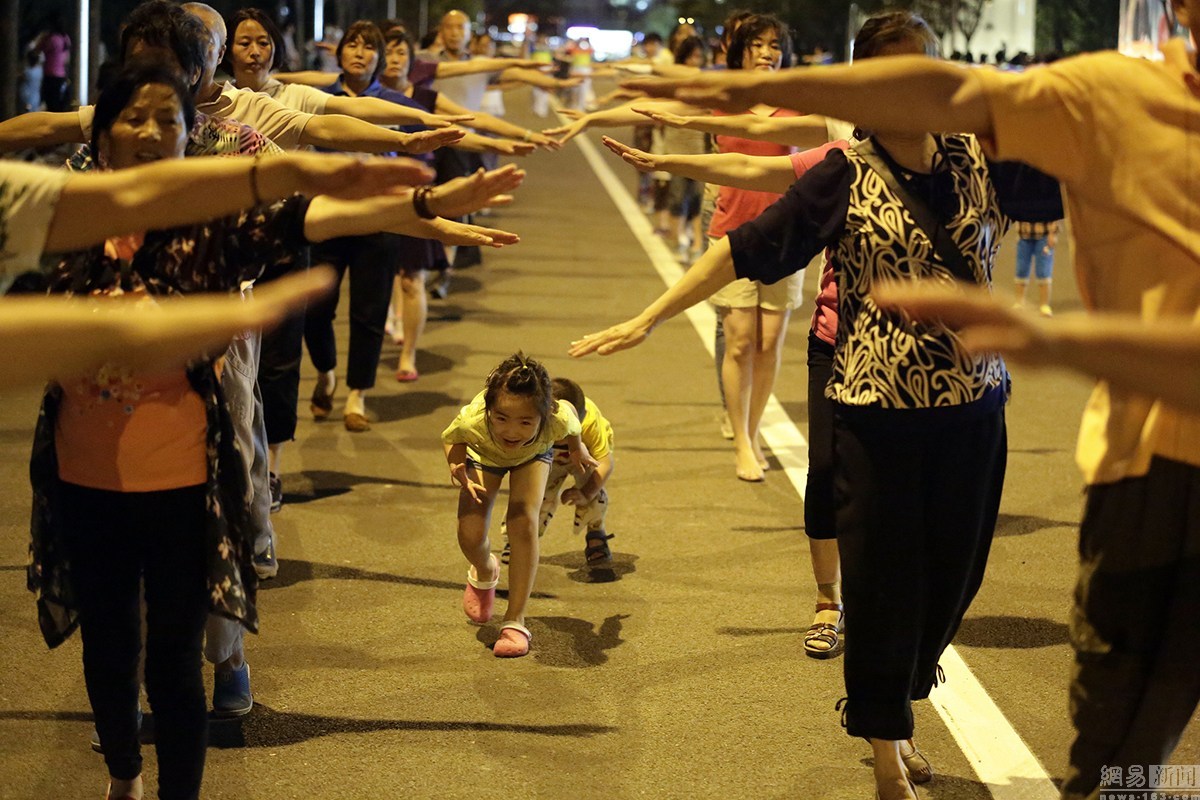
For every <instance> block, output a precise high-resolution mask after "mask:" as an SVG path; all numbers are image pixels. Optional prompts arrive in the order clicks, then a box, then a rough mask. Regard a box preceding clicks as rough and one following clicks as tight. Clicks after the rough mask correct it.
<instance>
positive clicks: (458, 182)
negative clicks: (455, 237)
mask: <svg viewBox="0 0 1200 800" xmlns="http://www.w3.org/2000/svg"><path fill="white" fill-rule="evenodd" d="M524 180H525V170H523V169H518V168H517V166H516V165H515V164H506V165H504V166H503V167H500V168H499V169H494V170H491V171H490V172H484V171H483V170H482V169H480V170H478V171H476V172H475V173H474V174H472V175H468V176H465V177H462V178H455V179H454V180H452V181H446V182H445V183H443V184H442V185H440V186H437V187H435V188H434V190H433V191H432V192H431V193H430V195H429V198H428V204H429V210H430V211H432V212H433V213H435V214H437V215H438V216H440V217H461V216H465V215H467V214H470V213H471V212H473V211H478V210H479V209H481V208H483V207H484V206H486V205H501V204H502V203H503V201H497V202H493V200H494V199H495V198H496V196H497V195H504V194H507V193H508V192H511V191H514V190H515V189H516V188H517V187H518V186H520V185H521V182H522V181H524Z"/></svg>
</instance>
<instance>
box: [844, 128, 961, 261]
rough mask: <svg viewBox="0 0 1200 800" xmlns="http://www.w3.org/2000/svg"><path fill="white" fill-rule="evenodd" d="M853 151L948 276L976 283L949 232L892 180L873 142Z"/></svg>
mask: <svg viewBox="0 0 1200 800" xmlns="http://www.w3.org/2000/svg"><path fill="white" fill-rule="evenodd" d="M854 152H856V153H858V154H859V155H860V156H861V157H862V160H863V161H865V162H867V166H869V167H870V168H871V169H873V170H875V172H877V173H878V174H879V177H880V178H883V182H884V183H886V184H887V187H888V188H889V189H891V190H892V193H893V194H894V195H896V197H898V198H899V199H900V202H901V203H903V204H904V208H905V209H907V210H908V213H909V215H911V216H912V218H913V220H914V221H915V222H916V223H917V226H918V227H919V228H920V229H921V230H922V231H924V232H925V235H926V236H928V237H929V241H930V242H931V243H932V244H933V249H934V252H936V253H937V254H938V257H940V258H941V260H942V262H943V263H944V264H945V265H946V267H947V268H948V269H949V270H950V272H951V274H953V275H954V277H955V278H957V279H958V280H960V281H966V282H967V283H977V282H978V281H977V280H976V278H975V270H974V269H972V268H971V264H970V262H968V261H967V257H966V256H965V255H963V252H962V250H960V249H959V247H958V245H957V244H955V242H954V237H953V236H951V235H950V231H949V230H948V229H947V228H946V226H945V225H944V224H942V223H941V222H940V221H939V220H938V218H937V215H935V214H934V213H933V210H932V209H931V208H930V207H929V204H928V203H926V202H925V201H924V200H922V199H921V198H919V197H917V196H916V195H915V194H913V193H912V192H910V191H909V190H908V189H907V188H906V187H905V186H904V184H903V183H901V182H900V181H899V180H898V179H897V178H896V175H895V173H893V172H892V169H891V167H890V166H889V165H888V163H887V161H886V160H884V158H883V156H881V155H879V151H878V150H876V149H875V145H874V143H872V141H871V140H870V139H864V140H863V141H861V142H859V143H858V144H856V145H854Z"/></svg>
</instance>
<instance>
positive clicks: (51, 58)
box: [38, 33, 71, 78]
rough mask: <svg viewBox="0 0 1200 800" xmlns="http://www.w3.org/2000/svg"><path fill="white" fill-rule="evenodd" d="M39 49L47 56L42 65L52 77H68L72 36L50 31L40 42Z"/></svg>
mask: <svg viewBox="0 0 1200 800" xmlns="http://www.w3.org/2000/svg"><path fill="white" fill-rule="evenodd" d="M38 49H39V50H41V51H42V55H43V56H45V57H46V63H45V65H44V66H43V67H42V69H43V70H44V72H45V74H47V75H49V76H50V77H52V78H65V77H67V61H68V60H69V59H70V56H71V37H70V36H67V35H66V34H65V33H48V34H46V35H45V36H43V37H42V41H41V42H39V43H38Z"/></svg>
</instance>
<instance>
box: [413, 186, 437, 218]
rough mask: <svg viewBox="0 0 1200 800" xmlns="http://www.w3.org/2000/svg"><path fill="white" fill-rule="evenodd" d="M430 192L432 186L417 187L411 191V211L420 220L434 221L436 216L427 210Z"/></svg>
mask: <svg viewBox="0 0 1200 800" xmlns="http://www.w3.org/2000/svg"><path fill="white" fill-rule="evenodd" d="M432 191H433V187H432V186H418V187H417V188H416V189H415V190H414V191H413V198H412V202H413V210H414V211H416V212H417V216H418V217H420V218H421V219H435V218H436V217H437V214H435V213H433V212H432V211H430V210H429V194H430V192H432Z"/></svg>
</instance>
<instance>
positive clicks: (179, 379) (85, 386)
mask: <svg viewBox="0 0 1200 800" xmlns="http://www.w3.org/2000/svg"><path fill="white" fill-rule="evenodd" d="M141 242H142V236H141V234H133V235H130V236H124V237H119V238H114V239H110V240H109V241H108V242H107V243H106V244H105V250H106V252H107V253H108V254H109V255H110V256H114V257H117V258H123V259H126V260H130V259H132V258H133V255H134V253H136V251H137V249H138V248H139V247H140V246H141ZM118 293H119V292H118ZM207 429H208V420H207V417H206V415H205V411H204V400H203V398H201V397H200V395H199V394H197V393H196V392H195V390H193V389H192V386H191V383H189V382H188V378H187V373H186V372H185V371H184V370H182V369H177V370H171V371H170V372H165V373H158V374H153V375H136V374H134V373H133V372H132V371H131V370H129V369H125V368H122V367H120V366H119V365H114V364H107V365H105V366H104V367H102V368H101V369H100V370H99V371H98V372H97V373H96V374H95V375H91V376H88V377H86V378H80V379H79V380H76V381H71V382H64V384H63V399H62V404H61V407H60V408H59V414H58V426H57V428H56V429H55V432H54V441H55V450H56V452H57V455H58V477H59V478H60V479H62V480H64V481H67V482H68V483H74V484H76V485H79V486H86V487H88V488H91V489H105V490H108V491H112V492H155V491H162V490H165V489H180V488H182V487H184V486H196V485H198V484H201V483H205V482H206V481H207V480H208V460H207V458H206V433H207Z"/></svg>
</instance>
